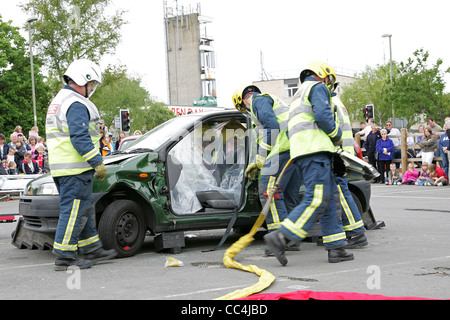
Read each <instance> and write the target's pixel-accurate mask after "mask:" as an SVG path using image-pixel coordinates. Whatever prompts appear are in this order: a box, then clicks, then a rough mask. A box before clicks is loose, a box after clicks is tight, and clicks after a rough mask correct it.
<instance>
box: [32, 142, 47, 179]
mask: <svg viewBox="0 0 450 320" xmlns="http://www.w3.org/2000/svg"><path fill="white" fill-rule="evenodd" d="M36 151H37V153H38V154H37V156H36V158H35V160H36V162H37V164H38V165H39V166H40V167H41V168H42V172H43V173H48V172H50V166H49V164H48V157H47V154H46V152H45V147H44V145H42V144H38V145H37V146H36Z"/></svg>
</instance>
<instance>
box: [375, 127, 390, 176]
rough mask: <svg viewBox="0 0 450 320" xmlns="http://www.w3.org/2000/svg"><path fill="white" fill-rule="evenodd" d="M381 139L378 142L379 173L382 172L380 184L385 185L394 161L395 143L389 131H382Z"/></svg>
mask: <svg viewBox="0 0 450 320" xmlns="http://www.w3.org/2000/svg"><path fill="white" fill-rule="evenodd" d="M380 134H381V139H378V140H377V148H376V149H377V152H378V171H379V172H380V183H384V181H385V179H386V178H387V173H388V170H389V167H390V165H391V162H392V159H393V152H394V143H393V142H392V140H391V139H390V138H388V136H387V135H388V134H387V130H386V129H381V131H380Z"/></svg>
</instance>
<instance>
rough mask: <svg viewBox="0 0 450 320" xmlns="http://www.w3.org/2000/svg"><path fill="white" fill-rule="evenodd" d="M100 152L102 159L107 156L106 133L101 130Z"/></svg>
mask: <svg viewBox="0 0 450 320" xmlns="http://www.w3.org/2000/svg"><path fill="white" fill-rule="evenodd" d="M100 135H101V137H100V152H101V154H102V157H105V156H107V155H108V154H109V148H108V141H107V138H106V132H105V130H103V129H100Z"/></svg>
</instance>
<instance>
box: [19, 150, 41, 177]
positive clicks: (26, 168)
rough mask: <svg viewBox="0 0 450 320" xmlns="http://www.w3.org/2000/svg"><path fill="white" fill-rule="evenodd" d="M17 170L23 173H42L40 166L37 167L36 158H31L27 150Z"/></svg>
mask: <svg viewBox="0 0 450 320" xmlns="http://www.w3.org/2000/svg"><path fill="white" fill-rule="evenodd" d="M19 172H20V173H24V174H39V173H42V168H41V167H39V165H38V164H37V162H36V160H33V159H32V158H31V153H29V152H27V153H26V154H25V156H24V160H23V161H22V163H21V165H20V166H19Z"/></svg>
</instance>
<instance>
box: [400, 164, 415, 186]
mask: <svg viewBox="0 0 450 320" xmlns="http://www.w3.org/2000/svg"><path fill="white" fill-rule="evenodd" d="M418 178H419V171H417V170H416V169H415V168H414V163H412V162H411V163H409V164H408V170H406V172H405V174H404V175H403V182H402V183H401V184H416V181H417V179H418Z"/></svg>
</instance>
